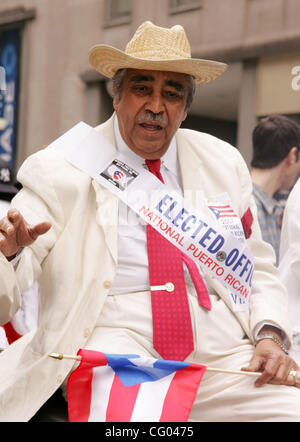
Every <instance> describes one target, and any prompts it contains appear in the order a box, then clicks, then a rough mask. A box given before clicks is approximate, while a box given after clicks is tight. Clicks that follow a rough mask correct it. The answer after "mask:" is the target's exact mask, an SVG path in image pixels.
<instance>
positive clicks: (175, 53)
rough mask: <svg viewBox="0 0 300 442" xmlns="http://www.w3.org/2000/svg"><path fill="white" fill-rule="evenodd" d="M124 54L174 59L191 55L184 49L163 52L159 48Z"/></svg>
mask: <svg viewBox="0 0 300 442" xmlns="http://www.w3.org/2000/svg"><path fill="white" fill-rule="evenodd" d="M126 55H129V56H130V57H134V58H141V59H144V60H156V61H159V60H176V59H178V60H179V59H183V58H184V59H191V56H190V55H188V54H187V53H186V52H184V51H172V50H168V51H165V52H162V51H161V50H153V49H150V50H146V51H145V50H144V51H140V52H137V51H126Z"/></svg>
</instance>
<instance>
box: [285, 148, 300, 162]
mask: <svg viewBox="0 0 300 442" xmlns="http://www.w3.org/2000/svg"><path fill="white" fill-rule="evenodd" d="M298 159H299V153H298V148H297V147H296V146H294V147H292V148H291V150H290V151H289V153H288V154H287V156H286V160H287V164H288V165H289V166H291V165H292V164H295V163H297V161H298Z"/></svg>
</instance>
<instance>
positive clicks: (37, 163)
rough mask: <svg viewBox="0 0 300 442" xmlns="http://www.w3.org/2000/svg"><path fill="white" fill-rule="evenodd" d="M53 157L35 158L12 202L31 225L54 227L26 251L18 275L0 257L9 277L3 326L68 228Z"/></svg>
mask: <svg viewBox="0 0 300 442" xmlns="http://www.w3.org/2000/svg"><path fill="white" fill-rule="evenodd" d="M49 155H50V156H51V153H49V152H46V151H41V152H39V153H38V154H34V155H32V156H31V157H29V158H28V159H27V160H26V161H25V162H24V164H23V165H22V167H21V168H20V171H19V173H18V180H19V182H20V183H21V184H22V186H23V188H22V190H21V191H20V192H19V193H18V194H17V195H16V196H15V198H14V199H13V200H12V207H15V208H16V209H18V210H19V211H20V212H21V214H22V215H23V217H24V218H25V220H26V221H27V222H28V223H30V224H33V225H34V224H37V223H40V222H42V221H48V222H50V223H51V224H52V227H51V229H50V231H49V232H47V233H46V234H45V235H42V236H40V237H39V238H38V239H37V240H36V241H35V242H34V243H33V244H32V245H31V246H30V247H26V248H25V249H24V250H23V252H22V254H21V259H20V261H19V263H18V265H17V268H16V271H15V270H14V268H13V265H12V264H11V263H10V262H8V261H7V259H6V258H5V257H4V256H3V255H2V254H0V255H1V256H0V267H1V275H5V277H3V278H1V280H0V312H1V313H0V322H1V324H4V323H6V322H8V321H9V320H10V319H11V318H12V317H13V315H14V314H15V313H16V311H17V309H18V308H19V307H20V302H21V296H20V293H23V292H24V291H25V290H27V289H28V288H30V287H31V286H32V284H33V283H34V281H36V280H38V278H39V275H40V272H41V263H42V262H43V259H44V258H45V257H46V256H47V254H48V253H49V251H50V250H51V248H52V247H53V245H54V243H55V241H56V240H57V238H58V236H59V233H60V231H61V229H62V225H63V224H64V216H63V210H62V207H61V202H60V201H59V199H58V197H57V195H56V192H55V186H54V184H53V182H52V181H51V180H52V179H53V177H56V176H58V177H59V176H60V174H59V171H58V170H55V168H56V167H58V163H56V162H55V161H49V160H48V157H49ZM52 156H53V154H52ZM45 165H47V172H46V167H45ZM49 166H50V167H49ZM51 169H53V170H51Z"/></svg>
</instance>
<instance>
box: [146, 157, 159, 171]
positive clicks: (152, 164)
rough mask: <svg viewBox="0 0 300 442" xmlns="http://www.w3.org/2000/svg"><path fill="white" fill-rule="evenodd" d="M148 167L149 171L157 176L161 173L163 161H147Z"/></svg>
mask: <svg viewBox="0 0 300 442" xmlns="http://www.w3.org/2000/svg"><path fill="white" fill-rule="evenodd" d="M146 164H147V167H148V169H149V172H151V173H154V174H155V175H157V174H158V173H159V172H160V165H161V161H160V159H158V160H146Z"/></svg>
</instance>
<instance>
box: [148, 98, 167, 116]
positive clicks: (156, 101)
mask: <svg viewBox="0 0 300 442" xmlns="http://www.w3.org/2000/svg"><path fill="white" fill-rule="evenodd" d="M146 110H149V111H151V112H152V113H153V114H162V113H163V112H164V102H163V97H162V96H161V94H160V93H153V94H151V95H150V96H149V97H148V100H147V103H146Z"/></svg>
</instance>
